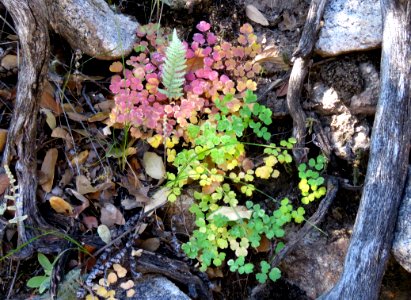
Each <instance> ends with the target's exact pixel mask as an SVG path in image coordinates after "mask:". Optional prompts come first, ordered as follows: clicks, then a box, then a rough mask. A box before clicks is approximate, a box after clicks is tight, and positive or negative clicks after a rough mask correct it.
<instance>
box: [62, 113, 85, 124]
mask: <svg viewBox="0 0 411 300" xmlns="http://www.w3.org/2000/svg"><path fill="white" fill-rule="evenodd" d="M67 116H68V118H69V119H70V120H73V121H76V122H84V121H87V119H88V117H86V116H84V115H82V114H79V113H77V112H67Z"/></svg>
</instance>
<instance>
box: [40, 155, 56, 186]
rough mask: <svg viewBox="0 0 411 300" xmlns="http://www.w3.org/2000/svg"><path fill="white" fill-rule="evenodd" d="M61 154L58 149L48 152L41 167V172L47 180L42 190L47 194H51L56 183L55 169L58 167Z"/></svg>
mask: <svg viewBox="0 0 411 300" xmlns="http://www.w3.org/2000/svg"><path fill="white" fill-rule="evenodd" d="M58 155H59V152H58V150H57V149H56V148H51V149H49V150H48V151H47V153H46V156H45V157H44V160H43V163H42V165H41V172H43V174H45V175H46V178H47V180H46V181H45V182H44V183H43V184H42V185H41V188H42V189H43V191H45V192H46V193H50V191H51V189H52V187H53V181H54V169H55V167H56V162H57V157H58Z"/></svg>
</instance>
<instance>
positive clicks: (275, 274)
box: [268, 268, 281, 281]
mask: <svg viewBox="0 0 411 300" xmlns="http://www.w3.org/2000/svg"><path fill="white" fill-rule="evenodd" d="M268 277H270V279H271V280H272V281H277V280H278V279H280V278H281V271H280V269H279V268H272V269H271V271H270V274H268Z"/></svg>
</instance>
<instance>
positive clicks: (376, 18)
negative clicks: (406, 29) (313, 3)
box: [316, 0, 382, 56]
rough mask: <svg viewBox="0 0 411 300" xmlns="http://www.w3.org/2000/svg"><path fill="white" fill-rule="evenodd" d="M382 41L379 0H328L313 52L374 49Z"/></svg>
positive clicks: (345, 51) (344, 51)
mask: <svg viewBox="0 0 411 300" xmlns="http://www.w3.org/2000/svg"><path fill="white" fill-rule="evenodd" d="M381 41H382V16H381V9H380V1H379V0H330V1H328V3H327V5H326V8H325V11H324V27H323V28H322V29H321V32H320V36H319V39H318V42H317V44H316V52H317V53H319V54H320V55H322V56H336V55H339V54H342V53H347V52H352V51H361V50H368V49H373V48H377V47H379V46H380V45H381Z"/></svg>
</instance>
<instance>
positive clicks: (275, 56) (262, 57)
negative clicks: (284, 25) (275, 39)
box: [253, 46, 290, 71]
mask: <svg viewBox="0 0 411 300" xmlns="http://www.w3.org/2000/svg"><path fill="white" fill-rule="evenodd" d="M253 62H254V63H260V64H261V63H265V62H269V63H272V64H274V65H275V67H276V68H277V69H279V70H283V71H287V70H289V69H290V65H289V64H288V63H287V62H286V60H285V55H284V54H283V53H281V51H280V50H278V48H277V47H276V46H268V47H266V48H265V49H264V50H263V51H262V52H261V53H260V54H258V55H257V56H256V57H255V58H254V60H253Z"/></svg>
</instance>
